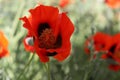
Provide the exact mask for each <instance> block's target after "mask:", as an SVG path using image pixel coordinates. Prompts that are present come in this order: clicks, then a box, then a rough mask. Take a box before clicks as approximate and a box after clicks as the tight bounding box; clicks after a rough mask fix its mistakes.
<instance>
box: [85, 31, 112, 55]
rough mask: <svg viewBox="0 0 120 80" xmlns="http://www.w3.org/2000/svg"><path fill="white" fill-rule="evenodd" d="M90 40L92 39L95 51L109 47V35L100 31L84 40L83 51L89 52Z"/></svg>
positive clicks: (105, 49)
mask: <svg viewBox="0 0 120 80" xmlns="http://www.w3.org/2000/svg"><path fill="white" fill-rule="evenodd" d="M91 40H93V47H94V50H95V51H97V52H99V51H107V50H108V48H109V47H110V43H111V36H109V35H107V34H104V33H101V32H97V33H96V34H94V35H93V36H91V37H90V38H89V39H88V40H86V42H85V51H86V52H87V53H90V50H89V45H90V42H91Z"/></svg>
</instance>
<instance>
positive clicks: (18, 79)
mask: <svg viewBox="0 0 120 80" xmlns="http://www.w3.org/2000/svg"><path fill="white" fill-rule="evenodd" d="M34 54H35V53H32V57H31V58H30V60H29V61H28V63H27V64H26V65H25V67H24V69H23V71H22V72H21V73H20V75H19V76H18V77H17V79H16V80H20V78H21V76H22V75H23V74H24V73H25V71H26V69H27V67H28V66H29V65H30V63H31V62H32V60H33V58H34Z"/></svg>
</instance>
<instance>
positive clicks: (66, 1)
mask: <svg viewBox="0 0 120 80" xmlns="http://www.w3.org/2000/svg"><path fill="white" fill-rule="evenodd" d="M69 3H71V0H60V2H59V5H60V7H65V6H67V5H68V4H69Z"/></svg>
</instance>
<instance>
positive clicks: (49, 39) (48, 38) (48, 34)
mask: <svg viewBox="0 0 120 80" xmlns="http://www.w3.org/2000/svg"><path fill="white" fill-rule="evenodd" d="M38 35H39V47H40V48H46V49H56V48H59V47H61V45H62V38H61V35H58V36H57V37H55V36H54V34H53V30H52V29H51V28H50V26H49V24H47V23H43V24H40V25H39V29H38Z"/></svg>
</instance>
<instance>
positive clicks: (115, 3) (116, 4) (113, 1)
mask: <svg viewBox="0 0 120 80" xmlns="http://www.w3.org/2000/svg"><path fill="white" fill-rule="evenodd" d="M105 3H106V4H107V5H108V6H109V7H111V8H120V0H105Z"/></svg>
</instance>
